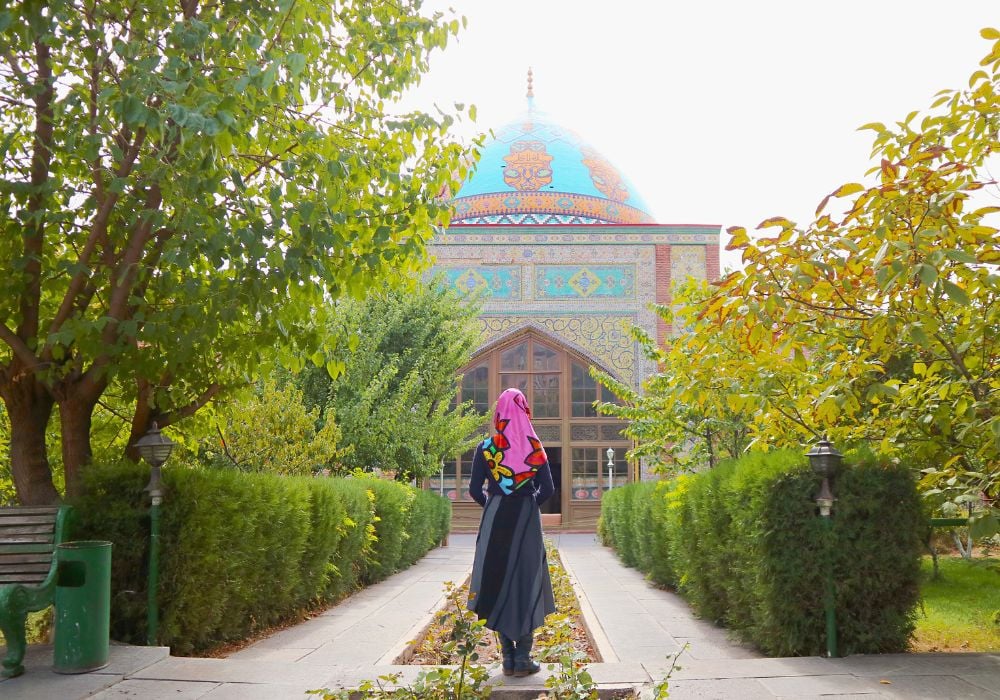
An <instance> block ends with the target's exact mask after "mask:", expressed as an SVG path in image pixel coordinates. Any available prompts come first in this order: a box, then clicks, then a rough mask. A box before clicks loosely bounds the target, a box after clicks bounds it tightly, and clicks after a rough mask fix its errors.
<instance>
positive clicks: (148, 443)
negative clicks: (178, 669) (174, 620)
mask: <svg viewBox="0 0 1000 700" xmlns="http://www.w3.org/2000/svg"><path fill="white" fill-rule="evenodd" d="M135 447H136V449H137V450H138V451H139V454H140V455H141V456H142V458H143V460H145V461H146V462H147V463H148V464H149V466H150V470H149V484H148V485H147V486H146V489H145V490H146V491H148V492H149V499H150V506H149V576H148V582H147V588H148V590H147V591H146V594H147V598H146V644H147V645H149V646H153V645H154V644H156V637H157V632H158V631H159V626H160V615H159V608H158V606H157V601H156V592H157V588H158V585H159V578H160V504H161V503H163V489H162V488H161V484H160V467H162V466H163V463H164V462H166V461H167V458H168V457H170V452H171V451H172V450H173V449H174V443H173V441H172V440H171V439H170V438H168V437H167V436H166V435H164V434H163V433H161V432H160V429H159V427H158V426H157V425H156V423H153V427H152V428H150V429H149V432H147V433H146V434H145V435H143V436H142V437H141V438H139V439H138V440H136V443H135Z"/></svg>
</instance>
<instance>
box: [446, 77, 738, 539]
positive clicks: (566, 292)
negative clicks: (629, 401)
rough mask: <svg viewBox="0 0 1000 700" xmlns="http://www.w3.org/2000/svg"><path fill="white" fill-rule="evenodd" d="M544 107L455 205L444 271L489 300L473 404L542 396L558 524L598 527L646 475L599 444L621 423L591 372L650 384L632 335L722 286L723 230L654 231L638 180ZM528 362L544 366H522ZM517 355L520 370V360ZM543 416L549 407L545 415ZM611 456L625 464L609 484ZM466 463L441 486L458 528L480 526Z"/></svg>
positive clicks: (452, 468) (502, 134) (611, 443)
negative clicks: (607, 509) (612, 418)
mask: <svg viewBox="0 0 1000 700" xmlns="http://www.w3.org/2000/svg"><path fill="white" fill-rule="evenodd" d="M529 85H530V84H529ZM532 101H533V100H532V96H531V92H530V87H529V110H528V111H527V112H526V113H524V114H523V115H521V116H520V117H519V118H518V119H516V120H515V121H513V122H511V123H510V124H508V125H507V126H505V127H503V128H502V129H499V130H498V131H497V132H496V136H495V138H494V139H493V140H491V141H489V142H488V143H487V144H486V145H485V146H484V148H483V151H482V153H481V157H480V161H479V163H478V167H477V169H476V171H475V172H474V173H473V174H472V175H471V176H470V178H469V179H468V180H467V181H466V183H465V184H464V185H463V186H462V188H461V189H460V190H459V192H458V193H457V195H456V196H455V198H454V215H453V218H452V225H451V227H450V228H449V229H448V231H447V232H446V233H445V234H444V235H443V236H441V237H439V238H437V239H435V241H434V244H433V246H432V254H433V255H434V256H435V258H436V262H435V268H434V271H435V272H436V273H440V274H441V275H442V276H443V278H444V280H445V283H446V284H448V285H450V286H454V287H455V288H457V289H459V290H461V291H463V292H481V293H482V294H483V298H484V304H483V310H482V313H481V316H480V325H481V331H482V340H481V346H480V349H479V350H478V351H477V353H476V356H475V357H474V359H473V362H472V363H471V364H470V366H469V368H467V370H468V371H467V373H466V379H465V380H464V384H463V394H464V396H463V398H472V397H479V399H477V405H478V404H484V403H489V402H491V401H492V400H493V399H495V397H496V394H498V393H499V391H500V390H502V389H503V388H506V386H519V387H522V388H527V391H526V393H531V394H533V396H532V395H529V400H532V399H533V404H532V405H533V406H535V407H536V409H535V412H536V420H535V422H536V425H539V426H540V427H541V429H540V431H539V435H540V437H542V439H543V440H544V441H545V444H546V450H547V451H548V452H549V453H550V462H551V461H553V459H555V458H558V459H559V464H553V466H554V467H556V468H557V470H559V471H560V474H559V476H560V477H561V482H562V486H563V488H561V489H560V492H559V494H558V495H557V497H556V498H557V500H558V503H556V504H554V505H553V506H552V510H554V511H555V512H554V513H551V514H550V515H549V516H547V517H549V518H550V523H561V524H562V526H563V527H566V528H574V529H580V528H583V529H586V528H589V527H592V526H593V524H594V523H595V522H596V517H597V512H598V509H599V501H600V494H601V492H602V490H604V489H606V488H608V487H611V486H613V485H616V484H618V483H623V482H624V481H628V480H632V479H635V478H640V467H639V465H628V464H627V463H625V462H624V459H623V455H624V452H625V451H626V450H627V449H628V447H630V444H629V443H628V442H627V441H624V440H623V439H622V438H620V437H618V438H617V439H616V440H607V439H605V440H604V441H603V442H602V441H601V440H602V438H607V437H608V436H609V435H612V434H615V435H617V429H618V428H620V426H617V427H616V426H614V425H608V424H607V419H602V418H601V417H598V416H596V414H594V412H593V411H592V410H590V409H589V408H588V405H589V404H588V401H587V399H589V398H591V396H598V397H599V398H601V399H602V400H607V399H608V396H607V395H602V394H601V392H602V391H603V390H601V389H596V390H595V389H594V388H593V387H592V386H591V385H590V384H589V383H588V380H587V379H586V378H585V377H583V374H584V372H581V369H580V368H581V367H584V366H590V365H595V366H597V367H599V368H600V369H603V370H605V371H607V372H609V373H610V374H612V375H613V376H615V377H617V378H618V379H619V380H621V381H622V382H625V383H627V384H630V385H632V386H635V387H638V386H640V384H641V382H642V380H643V379H644V378H646V377H647V376H649V374H650V373H652V372H653V371H654V370H655V368H654V367H653V366H652V365H651V363H650V361H649V360H647V359H646V358H645V357H644V356H642V354H641V353H640V352H639V351H638V348H637V344H636V342H635V341H634V340H633V338H632V335H631V333H630V328H631V327H632V326H639V327H641V328H643V329H645V330H646V331H647V332H649V333H650V334H654V335H656V336H657V337H658V338H659V339H661V340H662V339H664V338H665V337H666V336H667V334H668V333H669V329H668V328H666V327H665V326H664V324H663V323H662V321H659V319H658V317H657V315H656V313H655V312H654V311H653V310H652V308H651V307H652V305H653V304H669V303H670V290H671V285H672V284H673V283H674V282H676V281H678V280H683V279H684V278H686V277H689V276H690V277H695V278H697V279H706V278H707V279H716V278H717V277H718V276H719V233H720V232H719V227H718V226H713V225H672V224H658V223H656V222H655V219H654V217H653V215H652V214H651V213H650V211H649V208H648V207H647V206H646V205H645V203H644V202H643V201H642V199H641V197H640V196H639V195H638V193H637V191H636V189H635V188H634V187H633V186H632V184H631V183H630V182H629V181H628V180H627V178H625V177H624V176H623V175H622V174H621V173H620V172H619V171H618V170H617V169H616V168H615V167H614V166H613V165H611V163H610V162H608V161H607V160H606V159H604V158H603V157H602V156H601V155H600V154H598V153H597V152H596V151H594V150H593V149H592V148H590V147H589V146H588V145H587V144H586V142H584V141H583V140H582V139H581V138H580V137H579V136H578V135H576V134H575V133H574V132H572V131H570V130H568V129H565V128H563V127H561V126H559V125H556V124H554V123H553V122H552V121H551V120H550V119H549V118H547V117H546V116H545V115H544V114H542V113H541V112H539V111H537V110H535V109H534V108H533V106H532V104H531V103H532ZM654 184H655V183H654ZM528 338H530V339H531V341H530V342H531V345H528V344H527V343H528V341H527V340H526V339H528ZM522 346H523V347H527V348H529V350H520V349H519V348H521V347H522ZM505 348H506V349H508V350H505ZM527 352H531V353H534V355H533V357H534V358H535V359H534V360H532V359H531V358H530V357H529V358H528V359H526V360H525V359H523V358H525V357H528V356H527V355H526V354H525V353H527ZM518 353H519V354H518ZM553 353H555V354H553ZM515 355H516V356H517V357H520V358H522V359H521V360H511V359H510V358H511V357H515ZM543 355H545V357H549V358H550V359H539V358H542V357H543ZM557 356H558V357H557ZM559 358H563V359H559ZM518 362H520V364H517V363H518ZM532 362H534V365H532V364H531V363H532ZM512 363H513V364H512ZM477 367H478V368H479V370H480V371H478V372H476V371H473V370H475V369H476V368H477ZM470 372H471V374H470ZM470 376H473V377H479V379H478V380H473V379H470V378H469V377H470ZM474 381H479V384H478V385H476V384H474ZM595 392H596V393H595ZM484 397H489V398H488V399H486V398H484ZM546 402H547V403H546ZM539 405H547V406H549V408H547V409H546V415H545V416H542V417H541V418H539V417H538V415H537V413H538V409H537V406H539ZM482 407H483V406H482V405H480V408H482ZM542 432H544V433H545V435H542ZM546 436H547V437H546ZM591 438H592V439H591ZM605 445H607V446H605ZM608 450H613V451H614V457H611V456H610V454H609V457H608V459H609V460H611V461H612V462H614V466H613V468H610V469H609V475H608V477H607V483H605V477H604V471H603V469H604V461H605V456H604V455H605V454H606V453H608ZM595 455H596V459H597V460H599V461H598V462H595ZM468 462H469V456H468V455H466V456H463V457H461V458H456V460H455V462H454V464H448V465H446V469H445V471H443V472H442V475H441V478H440V480H439V482H438V484H437V486H436V487H439V488H440V490H441V492H442V493H444V494H445V495H447V496H449V497H450V498H452V499H453V500H454V501H455V502H456V505H455V523H456V526H457V527H459V528H460V529H461V528H462V527H463V525H464V524H467V522H466V519H467V518H468V519H470V520H469V522H471V523H473V524H475V523H476V522H478V513H476V512H475V510H474V509H471V508H469V506H468V505H467V504H466V502H464V501H465V497H464V495H463V484H462V481H463V478H466V479H467V475H468ZM595 464H597V465H598V472H597V477H596V481H595V474H594V469H595ZM609 466H610V465H609ZM433 485H434V480H432V486H433ZM473 505H474V504H473ZM466 509H468V510H469V512H468V513H466V512H465V510H466ZM466 516H467V518H466Z"/></svg>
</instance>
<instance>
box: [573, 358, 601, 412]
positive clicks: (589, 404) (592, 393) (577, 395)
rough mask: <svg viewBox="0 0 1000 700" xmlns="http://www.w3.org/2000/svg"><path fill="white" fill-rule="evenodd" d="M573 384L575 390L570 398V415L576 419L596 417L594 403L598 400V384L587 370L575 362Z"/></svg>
mask: <svg viewBox="0 0 1000 700" xmlns="http://www.w3.org/2000/svg"><path fill="white" fill-rule="evenodd" d="M572 382H573V390H572V395H571V397H570V399H571V401H570V404H571V406H572V411H571V413H570V415H572V416H573V417H574V418H590V417H593V416H596V415H597V410H596V409H595V408H594V406H593V403H594V401H596V400H597V382H595V381H594V380H593V378H592V377H591V376H590V373H589V372H588V370H587V368H586V367H584V366H583V365H580V364H577V363H576V362H574V363H573V369H572Z"/></svg>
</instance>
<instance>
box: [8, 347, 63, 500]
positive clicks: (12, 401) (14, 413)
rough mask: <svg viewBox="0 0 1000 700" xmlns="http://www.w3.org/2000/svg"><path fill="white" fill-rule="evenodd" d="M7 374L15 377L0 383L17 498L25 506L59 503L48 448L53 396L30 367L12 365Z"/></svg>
mask: <svg viewBox="0 0 1000 700" xmlns="http://www.w3.org/2000/svg"><path fill="white" fill-rule="evenodd" d="M6 374H7V376H13V377H14V379H12V380H9V381H4V382H3V383H2V384H0V396H2V397H3V401H4V405H5V406H6V408H7V415H8V416H9V418H10V462H11V473H12V474H13V476H14V488H15V489H16V490H17V498H18V500H19V501H20V502H21V504H22V505H26V506H37V505H51V504H54V503H58V502H59V492H58V491H56V487H55V485H54V484H53V483H52V468H51V467H50V466H49V458H48V455H47V454H46V452H45V430H46V428H47V427H48V424H49V419H50V418H51V417H52V407H53V404H54V401H53V399H52V396H51V395H50V394H49V392H48V391H47V390H46V389H45V387H44V386H42V385H41V384H40V383H39V382H38V381H37V380H36V379H35V377H34V375H33V374H31V373H30V372H28V371H24V370H20V369H19V368H17V367H11V368H10V370H9V372H8V373H6ZM5 379H6V377H5Z"/></svg>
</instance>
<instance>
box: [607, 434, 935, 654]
mask: <svg viewBox="0 0 1000 700" xmlns="http://www.w3.org/2000/svg"><path fill="white" fill-rule="evenodd" d="M818 488H819V478H818V477H817V476H816V475H814V474H813V472H812V471H811V470H810V469H809V466H808V462H807V460H806V459H805V458H804V457H803V456H802V455H800V454H797V453H793V452H787V451H786V452H774V453H767V454H763V453H754V454H750V455H747V456H746V457H744V458H742V459H740V460H737V461H733V462H728V463H725V464H723V465H720V466H718V467H716V468H715V469H712V470H710V471H706V472H702V473H699V474H695V475H687V476H682V477H679V478H678V479H675V480H673V481H669V482H659V483H655V484H648V483H637V484H631V485H629V486H626V487H623V488H618V489H614V490H612V491H611V492H610V493H608V494H605V498H604V500H603V502H602V504H601V532H602V537H603V538H604V540H605V541H606V543H608V544H610V545H611V546H613V547H615V549H616V550H617V551H618V553H619V556H620V557H621V559H622V561H623V562H625V563H626V564H628V565H631V566H636V567H638V568H640V569H641V570H643V571H645V572H646V573H648V574H649V575H650V578H651V579H652V580H654V581H656V582H657V583H659V584H661V585H668V586H673V587H676V588H677V589H678V590H679V591H680V592H681V593H683V594H684V596H685V597H686V598H687V599H688V601H689V602H690V603H691V605H692V607H693V608H694V609H695V610H696V611H697V612H698V613H699V614H700V615H701V616H702V617H704V618H706V619H710V620H714V621H717V622H720V623H722V624H725V625H726V626H728V627H729V628H731V629H733V630H735V631H736V632H738V633H739V634H740V636H742V637H743V638H744V639H746V640H748V641H750V642H752V643H753V644H755V645H756V646H758V647H759V648H760V649H761V650H762V651H763V652H764V653H767V654H769V655H773V656H790V655H804V654H821V653H823V652H824V650H825V648H826V637H825V624H824V607H823V595H824V580H825V579H824V572H826V571H832V572H833V580H834V585H835V597H836V609H837V630H838V636H839V647H840V652H841V653H842V654H857V653H881V652H895V651H902V650H904V649H905V648H906V647H907V644H908V640H909V637H910V634H911V632H912V631H913V626H914V612H915V609H916V605H917V597H918V588H917V585H918V577H919V561H920V532H921V530H922V527H923V515H922V511H921V503H920V499H919V497H918V495H917V492H916V488H915V485H914V483H913V479H912V477H911V475H910V472H909V470H907V469H905V468H903V467H900V466H897V465H893V464H890V463H888V462H885V461H881V460H880V459H879V458H877V457H876V456H874V455H872V454H870V453H857V454H853V455H849V456H848V459H846V460H845V467H844V469H843V470H842V472H841V473H840V474H839V475H838V476H837V478H836V480H835V483H834V485H833V489H834V494H835V496H836V498H837V500H836V503H835V506H834V514H833V517H832V519H831V521H830V524H831V528H830V529H829V530H828V529H826V527H825V523H824V521H823V519H821V518H819V517H817V513H816V506H815V502H814V494H815V493H816V492H817V490H818Z"/></svg>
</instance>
